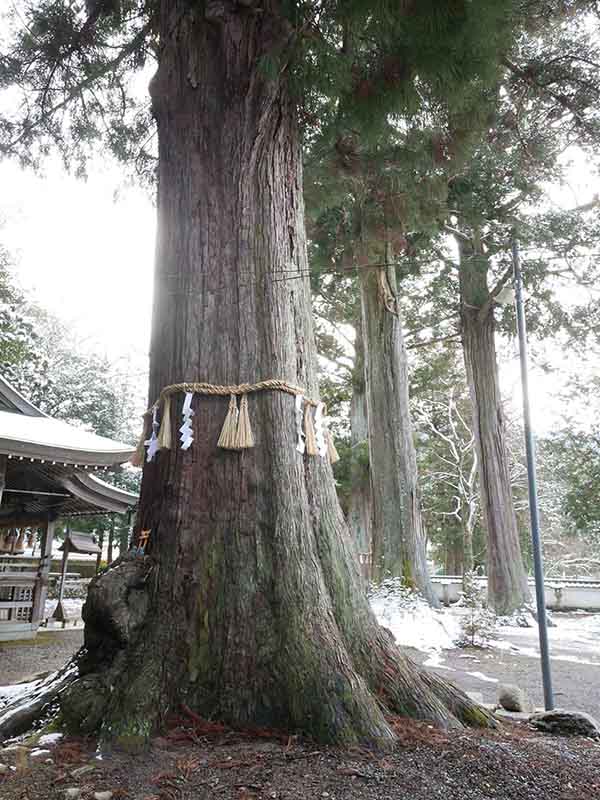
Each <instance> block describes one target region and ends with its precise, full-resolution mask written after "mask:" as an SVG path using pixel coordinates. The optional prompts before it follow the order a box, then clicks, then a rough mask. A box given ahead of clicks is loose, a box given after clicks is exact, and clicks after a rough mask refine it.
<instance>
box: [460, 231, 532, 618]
mask: <svg viewBox="0 0 600 800" xmlns="http://www.w3.org/2000/svg"><path fill="white" fill-rule="evenodd" d="M459 249H460V295H461V324H462V342H463V352H464V358H465V368H466V373H467V381H468V384H469V393H470V395H471V403H472V406H473V432H474V435H475V441H476V447H477V462H478V470H479V486H480V492H481V508H482V512H483V523H484V526H485V530H486V533H487V575H488V602H489V604H490V606H491V607H492V608H493V609H494V610H495V611H496V613H498V614H510V613H512V612H513V611H515V610H516V609H518V608H521V607H523V606H524V605H525V604H527V603H528V602H529V601H530V595H529V588H528V585H527V575H526V572H525V568H524V566H523V557H522V555H521V545H520V542H519V533H518V528H517V518H516V514H515V508H514V503H513V497H512V491H511V486H510V474H509V467H508V453H507V449H506V430H505V420H504V412H503V410H502V400H501V396H500V387H499V381H498V362H497V358H496V342H495V321H494V309H493V303H488V300H489V297H490V292H489V289H488V285H487V275H488V268H489V264H488V261H487V259H486V257H485V255H484V254H483V253H482V252H481V248H480V247H477V246H476V245H473V244H471V243H467V242H465V241H462V240H461V241H460V242H459ZM482 310H483V311H482Z"/></svg>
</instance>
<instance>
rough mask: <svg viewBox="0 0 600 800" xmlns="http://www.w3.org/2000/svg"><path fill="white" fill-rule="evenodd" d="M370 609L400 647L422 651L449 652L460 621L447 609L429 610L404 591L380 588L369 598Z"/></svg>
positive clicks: (456, 636)
mask: <svg viewBox="0 0 600 800" xmlns="http://www.w3.org/2000/svg"><path fill="white" fill-rule="evenodd" d="M386 583H388V582H387V581H385V582H384V584H386ZM371 607H372V608H373V611H374V612H375V616H376V617H377V619H378V620H379V622H380V623H381V624H382V625H383V626H384V627H386V628H388V629H389V630H390V631H391V632H392V634H393V635H394V638H395V639H396V641H397V642H398V644H400V645H402V646H404V647H414V648H416V649H417V650H422V651H424V652H432V651H433V652H435V651H440V650H449V649H451V648H453V647H455V641H456V639H458V638H459V635H460V621H459V619H458V618H457V617H456V616H453V615H452V614H450V613H448V610H447V609H444V610H440V611H437V610H435V609H433V608H431V606H429V605H428V604H427V603H426V602H425V600H422V599H421V598H418V597H415V596H414V595H410V594H409V593H407V592H406V591H405V590H400V591H397V590H396V589H395V587H393V586H391V587H390V586H389V585H388V586H385V585H383V587H382V589H381V590H378V591H376V592H375V593H374V594H373V595H372V596H371Z"/></svg>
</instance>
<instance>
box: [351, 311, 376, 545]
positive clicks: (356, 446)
mask: <svg viewBox="0 0 600 800" xmlns="http://www.w3.org/2000/svg"><path fill="white" fill-rule="evenodd" d="M354 350H355V358H354V371H353V376H352V400H351V402H350V429H351V443H352V470H351V475H350V479H351V494H350V500H349V503H348V525H349V527H350V531H351V532H352V534H353V536H354V539H355V541H356V545H357V547H358V551H359V553H362V554H368V553H370V552H371V514H372V502H371V475H370V470H369V462H368V448H369V443H368V422H367V396H366V387H365V363H364V362H365V355H364V345H363V339H362V326H361V323H360V321H359V322H358V324H357V326H356V340H355V343H354Z"/></svg>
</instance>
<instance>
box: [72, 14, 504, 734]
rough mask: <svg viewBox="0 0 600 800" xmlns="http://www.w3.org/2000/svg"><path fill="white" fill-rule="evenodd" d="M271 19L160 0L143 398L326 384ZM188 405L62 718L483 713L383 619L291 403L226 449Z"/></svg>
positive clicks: (212, 405) (354, 720) (291, 127)
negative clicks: (167, 392) (184, 442)
mask: <svg viewBox="0 0 600 800" xmlns="http://www.w3.org/2000/svg"><path fill="white" fill-rule="evenodd" d="M280 12H281V7H280V4H279V3H277V2H272V1H268V2H266V3H263V5H262V6H261V13H260V14H255V13H253V11H252V10H251V9H250V10H249V9H246V8H244V7H242V6H241V5H239V4H234V3H231V4H229V3H227V2H225V3H221V4H219V5H217V4H214V5H213V4H200V5H199V4H196V5H194V6H190V4H189V3H188V2H187V0H163V2H162V3H161V12H160V19H159V22H160V36H161V41H162V49H161V56H160V66H159V69H158V73H157V75H156V77H155V78H154V80H153V83H152V99H153V107H154V113H155V116H156V120H157V124H158V142H159V186H158V238H157V251H156V271H155V299H154V311H153V333H152V347H151V364H150V397H151V398H152V399H154V398H155V397H156V396H157V395H158V392H159V391H160V389H161V388H162V387H163V386H165V385H167V384H170V383H173V382H179V381H182V380H200V381H210V382H212V383H216V384H229V383H240V382H244V381H250V382H254V381H256V380H258V379H261V378H266V377H271V376H273V377H277V378H282V379H285V380H287V381H290V382H293V383H295V384H299V385H300V386H303V387H305V389H306V391H307V394H308V395H309V396H311V397H313V398H316V397H317V396H318V387H317V380H316V373H315V362H316V351H315V344H314V339H313V331H312V322H311V313H310V294H309V285H308V281H307V280H306V278H305V277H304V276H305V275H306V274H307V260H306V246H305V244H306V243H305V238H304V237H305V234H304V221H303V204H302V175H301V157H300V143H299V137H298V132H297V129H296V123H295V117H296V114H295V108H294V104H293V102H292V99H291V96H290V93H289V90H288V87H287V81H286V70H285V69H283V68H281V69H279V70H277V71H276V74H275V76H272V77H270V73H267V71H266V70H265V69H264V68H263V66H262V65H261V61H262V60H263V59H264V56H265V55H267V54H270V53H272V52H273V50H274V49H276V48H277V46H279V45H281V43H282V41H283V38H284V36H285V33H286V31H285V27H284V26H282V24H281V15H280ZM284 269H285V270H286V272H285V280H282V270H284ZM181 408H182V398H181V397H178V398H177V400H176V402H175V403H174V407H172V425H173V437H174V444H175V446H174V447H173V449H172V450H164V451H161V452H160V453H159V454H158V457H157V458H156V459H155V461H153V462H151V463H147V464H146V465H145V466H144V473H143V480H142V488H141V498H140V509H139V513H138V523H137V526H138V528H142V529H144V530H150V532H151V533H150V540H149V545H148V552H147V554H146V555H145V556H143V557H140V556H137V557H136V556H129V557H127V558H126V559H123V560H120V561H118V562H116V564H115V566H114V567H113V568H111V569H109V570H107V572H106V573H104V574H103V575H102V576H100V577H99V578H97V579H96V580H95V581H93V583H92V586H91V588H90V592H89V596H88V601H87V603H86V606H85V610H84V615H85V620H86V629H85V651H84V653H83V656H82V664H81V667H80V669H81V677H80V679H79V680H78V681H76V682H75V683H74V684H73V685H72V686H71V687H69V689H68V690H67V691H65V692H64V693H62V694H61V698H60V699H61V708H62V711H63V715H64V717H65V719H66V720H67V721H68V725H69V727H70V728H71V729H75V730H80V731H82V732H91V731H94V730H100V734H101V737H102V738H103V739H107V740H116V741H118V742H119V743H121V744H122V745H129V746H134V747H137V746H139V745H141V744H143V743H144V742H145V741H146V740H147V739H148V737H149V736H150V735H151V733H152V732H153V731H155V730H157V729H158V728H159V727H160V726H161V725H162V724H163V723H164V722H165V720H166V719H167V716H168V714H169V712H170V711H177V710H178V709H179V708H180V707H181V705H182V704H185V705H187V706H188V707H189V708H190V709H192V710H193V711H195V712H196V713H198V714H201V715H202V716H204V717H208V718H213V719H220V720H223V721H225V722H228V723H231V724H234V725H237V726H254V725H257V726H267V727H272V728H280V729H286V730H292V731H299V732H304V733H307V734H310V735H311V736H313V737H315V738H316V739H318V740H321V741H328V742H339V743H353V742H375V743H378V744H381V745H386V744H389V743H391V742H393V740H394V734H393V731H392V729H391V728H390V726H389V724H388V721H387V719H386V712H387V711H390V712H392V713H399V714H405V715H410V716H413V717H416V718H419V719H428V720H433V721H434V722H435V723H438V724H440V725H444V726H452V725H458V724H460V722H467V723H470V724H489V722H490V716H489V714H487V713H486V712H485V711H483V710H482V709H480V708H479V707H478V706H476V705H475V704H473V703H472V702H471V701H469V699H468V698H467V697H465V695H464V694H462V693H461V692H460V691H459V690H457V689H455V688H454V687H452V686H450V685H449V684H444V683H443V682H440V681H434V680H433V679H432V678H431V677H430V676H427V675H426V674H425V673H424V672H422V671H421V670H420V669H419V668H418V667H416V666H415V665H414V664H413V663H412V662H411V661H409V660H408V659H407V658H406V657H404V656H403V655H402V654H401V653H400V651H399V650H398V648H397V647H396V646H395V644H394V643H393V641H392V639H391V636H390V635H389V633H388V632H387V631H386V630H385V629H383V628H382V627H380V626H379V625H378V624H377V622H376V620H375V618H374V616H373V613H372V611H371V609H370V607H369V605H368V602H367V600H366V597H365V593H364V589H363V586H362V582H361V579H360V576H359V573H358V568H357V565H356V559H355V550H354V547H355V545H354V542H353V541H352V538H351V536H350V533H349V531H348V528H347V527H346V524H345V521H344V519H343V515H342V512H341V509H340V507H339V504H338V502H337V498H336V493H335V486H334V481H333V474H332V471H331V467H330V466H329V464H328V463H327V462H326V461H324V460H322V459H320V458H319V457H308V456H301V455H300V454H299V453H298V452H297V451H296V446H295V445H296V432H295V416H294V402H293V398H292V397H290V396H288V395H285V394H283V393H278V392H263V393H260V394H257V395H253V396H251V397H250V416H251V422H252V427H253V430H254V435H255V439H256V446H255V447H254V448H253V449H250V450H246V451H243V452H229V451H223V450H219V449H217V447H216V443H217V439H218V436H219V431H220V428H221V426H222V423H223V420H224V417H225V414H226V411H227V398H219V397H196V398H195V401H194V405H193V409H194V411H195V415H194V417H193V426H194V443H193V446H192V448H191V449H189V450H187V451H183V450H181V449H180V448H179V447H178V446H177V445H178V439H177V429H178V427H179V423H178V421H179V420H180V419H181V416H180V415H181ZM459 721H460V722H459Z"/></svg>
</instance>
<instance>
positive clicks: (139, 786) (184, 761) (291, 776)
mask: <svg viewBox="0 0 600 800" xmlns="http://www.w3.org/2000/svg"><path fill="white" fill-rule="evenodd" d="M398 730H399V733H400V734H401V737H402V738H401V742H400V744H399V745H398V746H397V747H396V748H395V749H394V751H393V752H390V753H377V752H373V751H367V750H364V749H361V748H353V749H345V750H342V749H335V748H327V747H317V746H315V745H311V744H310V743H301V742H299V741H296V740H294V739H291V740H288V739H287V738H283V739H275V738H269V737H268V736H266V735H265V733H264V732H263V734H262V735H261V736H260V737H258V736H257V735H256V734H255V735H254V736H252V735H241V734H239V733H237V734H236V733H234V732H231V731H226V730H222V731H220V732H218V733H216V734H210V733H208V731H207V729H206V728H205V727H203V726H198V725H196V726H195V727H194V728H192V729H187V730H186V729H185V728H181V727H179V728H177V727H176V728H172V729H171V731H170V732H169V734H167V736H166V738H160V739H156V740H154V742H153V744H152V747H151V750H150V752H149V753H142V754H139V755H136V756H132V755H125V754H119V753H116V752H113V753H112V754H108V755H107V756H104V757H103V758H102V759H101V760H98V757H97V752H96V751H95V747H94V743H93V742H80V741H77V740H62V742H60V743H59V744H58V745H56V746H52V745H49V747H48V749H47V750H45V751H43V752H42V753H41V755H39V756H37V757H36V756H35V755H34V754H31V755H28V754H26V753H25V752H24V751H22V750H21V752H20V753H18V752H17V751H16V750H14V749H13V750H12V751H9V752H8V753H7V752H6V751H4V752H3V751H1V750H0V755H2V758H3V760H4V761H5V762H6V763H7V764H8V765H9V769H8V771H7V772H6V773H5V775H4V776H2V775H0V795H1V796H2V798H3V800H23V798H27V800H58V799H59V798H62V800H64V798H65V797H66V796H67V793H66V789H67V788H69V787H72V788H78V789H80V790H81V795H80V797H81V800H91V798H93V797H94V796H96V797H98V796H99V795H98V794H95V793H100V792H103V791H107V792H112V798H113V800H204V798H206V800H209V799H210V800H212V799H213V798H214V799H215V800H312V799H313V798H314V799H315V800H317V798H329V800H489V799H490V798H495V799H496V800H582V798H585V800H599V798H600V744H597V743H594V742H592V741H590V740H586V739H561V738H553V737H549V736H543V735H541V734H536V733H533V732H531V731H529V730H528V729H527V727H526V726H516V725H514V724H505V725H503V726H501V729H500V730H498V731H496V732H485V733H483V732H477V731H470V732H464V733H463V732H453V733H452V734H450V735H446V734H444V733H442V732H440V731H434V730H432V729H431V728H430V727H429V726H427V725H424V724H421V725H417V724H415V723H408V724H406V721H399V728H398ZM192 739H193V740H194V741H193V743H192V742H191V741H190V740H192ZM33 759H35V760H33ZM13 765H14V766H15V767H16V770H15V771H12V770H11V769H10V766H13Z"/></svg>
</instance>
